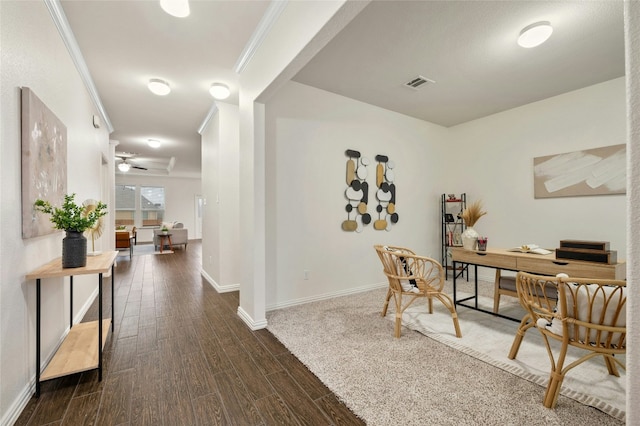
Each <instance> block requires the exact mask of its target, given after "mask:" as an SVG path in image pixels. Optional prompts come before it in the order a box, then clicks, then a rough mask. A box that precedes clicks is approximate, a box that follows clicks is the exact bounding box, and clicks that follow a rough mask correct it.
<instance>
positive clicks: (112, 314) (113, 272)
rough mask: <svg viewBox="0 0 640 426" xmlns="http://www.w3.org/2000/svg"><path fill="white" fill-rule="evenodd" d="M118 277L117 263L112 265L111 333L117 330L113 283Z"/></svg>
mask: <svg viewBox="0 0 640 426" xmlns="http://www.w3.org/2000/svg"><path fill="white" fill-rule="evenodd" d="M115 279H116V268H115V263H114V264H112V265H111V333H114V332H115V321H114V318H115V315H116V313H115V303H114V300H115V295H114V291H113V283H114V281H115ZM111 338H112V339H113V336H111Z"/></svg>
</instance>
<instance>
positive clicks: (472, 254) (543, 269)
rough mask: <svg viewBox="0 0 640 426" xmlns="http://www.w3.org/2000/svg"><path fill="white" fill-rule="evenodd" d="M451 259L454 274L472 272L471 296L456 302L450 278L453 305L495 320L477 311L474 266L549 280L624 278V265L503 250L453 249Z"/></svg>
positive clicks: (552, 254) (476, 271)
mask: <svg viewBox="0 0 640 426" xmlns="http://www.w3.org/2000/svg"><path fill="white" fill-rule="evenodd" d="M451 255H452V260H453V269H454V271H455V270H456V263H465V264H468V265H473V266H474V268H475V295H474V296H471V297H467V298H465V299H462V300H457V298H456V274H455V273H454V274H453V303H454V304H456V305H461V306H465V307H467V308H471V309H476V310H479V311H483V312H487V313H490V314H493V315H498V316H502V315H499V314H494V313H493V312H490V311H485V310H483V309H480V308H478V266H484V267H488V268H495V269H506V270H510V271H523V272H530V273H532V274H540V275H552V276H555V275H556V274H559V273H565V274H567V275H569V276H570V277H582V278H604V279H615V280H624V279H626V277H627V269H626V268H627V265H626V263H625V262H618V263H615V264H611V265H609V264H606V263H597V262H584V261H579V260H568V259H556V255H555V252H554V253H551V254H546V255H542V254H533V253H520V252H512V251H508V250H505V249H487V251H475V250H465V249H463V248H454V249H451ZM470 299H475V304H474V306H469V305H465V304H463V303H462V302H464V301H467V300H470ZM505 318H508V317H505ZM509 319H514V318H509ZM518 321H519V320H518Z"/></svg>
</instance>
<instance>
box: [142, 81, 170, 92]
mask: <svg viewBox="0 0 640 426" xmlns="http://www.w3.org/2000/svg"><path fill="white" fill-rule="evenodd" d="M147 87H148V88H149V90H151V92H153V93H154V94H156V95H158V96H164V95H168V94H169V92H171V87H169V83H167V82H166V81H164V80H160V79H159V78H152V79H151V80H149V84H147Z"/></svg>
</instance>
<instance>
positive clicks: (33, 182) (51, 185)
mask: <svg viewBox="0 0 640 426" xmlns="http://www.w3.org/2000/svg"><path fill="white" fill-rule="evenodd" d="M66 193H67V128H66V127H65V125H64V124H63V123H62V122H61V121H60V120H59V119H58V117H56V116H55V114H54V113H53V112H51V110H49V108H47V106H46V105H45V104H44V103H43V102H42V101H41V100H40V99H39V98H38V97H37V96H36V95H35V94H34V93H33V91H32V90H31V89H29V88H28V87H23V88H22V238H32V237H37V236H40V235H45V234H50V233H53V232H56V230H55V229H54V228H53V227H52V225H51V222H50V221H49V216H48V215H43V214H36V210H35V209H34V207H33V203H34V202H35V201H36V200H37V199H43V200H45V201H49V202H50V203H51V204H53V205H57V206H59V205H61V204H62V202H63V200H64V195H65V194H66Z"/></svg>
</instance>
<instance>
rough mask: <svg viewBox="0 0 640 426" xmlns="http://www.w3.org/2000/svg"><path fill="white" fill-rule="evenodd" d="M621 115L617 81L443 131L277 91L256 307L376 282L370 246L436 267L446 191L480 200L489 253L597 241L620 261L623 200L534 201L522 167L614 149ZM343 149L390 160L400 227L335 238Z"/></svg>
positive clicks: (307, 92)
mask: <svg viewBox="0 0 640 426" xmlns="http://www.w3.org/2000/svg"><path fill="white" fill-rule="evenodd" d="M625 114H626V109H625V81H624V78H620V79H616V80H612V81H609V82H605V83H602V84H599V85H595V86H592V87H589V88H586V89H582V90H579V91H575V92H571V93H568V94H565V95H561V96H558V97H555V98H551V99H547V100H545V101H541V102H536V103H534V104H530V105H527V106H524V107H521V108H517V109H513V110H510V111H507V112H504V113H500V114H495V115H492V116H490V117H486V118H483V119H480V120H476V121H473V122H470V123H467V124H463V125H460V126H456V127H453V128H449V129H445V128H441V127H438V126H435V125H432V124H429V123H425V122H422V121H420V120H414V119H411V118H409V117H406V116H402V115H400V114H396V113H392V112H389V111H386V110H382V109H379V108H376V107H372V106H370V105H367V104H362V103H359V102H356V101H353V100H351V99H347V98H343V97H340V96H337V95H333V94H330V93H328V92H324V91H321V90H317V89H314V88H311V87H308V86H304V85H301V84H298V83H294V82H291V83H289V84H287V85H286V86H285V87H284V88H283V89H282V90H281V91H280V92H279V93H278V94H277V96H275V97H274V99H272V101H271V102H269V103H268V104H267V115H266V117H267V133H266V137H267V153H268V154H267V155H268V157H267V165H268V167H267V197H266V198H267V212H268V214H267V226H266V228H267V230H268V231H267V241H269V242H270V243H273V249H270V250H268V253H267V265H268V266H267V268H268V270H267V281H268V284H267V306H268V307H269V309H272V308H274V307H277V306H284V305H287V304H292V303H299V302H300V301H305V300H311V299H313V298H318V297H322V296H323V295H329V294H333V295H335V294H339V293H341V292H348V291H353V290H355V289H358V288H363V287H367V286H371V285H375V283H379V282H382V281H383V280H382V276H381V273H380V266H379V265H378V262H379V261H378V260H377V258H376V257H375V254H374V252H373V249H372V248H371V246H372V245H373V244H376V243H380V244H398V245H402V246H408V247H412V248H415V249H416V250H417V251H418V252H419V253H424V254H427V255H431V256H433V257H435V258H437V259H439V256H440V249H439V243H440V228H439V209H440V206H439V200H440V195H441V194H442V193H449V192H453V193H460V192H466V193H467V197H468V200H470V201H473V200H476V199H481V200H482V201H483V202H484V206H485V209H486V210H487V211H488V214H487V215H486V216H484V217H483V218H481V219H480V221H479V222H478V225H477V226H476V228H477V230H478V231H479V232H480V233H481V234H483V235H487V236H488V237H489V244H490V245H492V246H494V247H511V246H517V245H521V244H524V243H529V242H534V243H537V244H540V245H542V246H546V247H552V248H554V247H557V246H558V242H559V240H560V239H590V240H606V241H610V242H611V246H612V248H613V249H615V250H617V251H618V255H619V258H621V259H624V258H625V256H626V211H625V209H626V201H625V196H623V195H612V196H594V197H572V198H554V199H539V200H536V199H534V197H533V158H534V157H537V156H542V155H550V154H555V153H561V152H566V151H573V150H578V149H587V148H595V147H600V146H605V145H613V144H619V143H625V141H626V133H625V129H626V127H625ZM346 149H356V150H359V151H361V152H362V153H363V155H365V156H368V157H370V158H371V159H373V157H375V155H376V154H385V155H388V156H389V157H390V158H391V159H393V160H394V161H395V163H396V179H397V182H396V184H397V188H398V205H397V211H398V213H399V215H400V221H399V223H398V224H397V225H396V226H395V227H394V228H393V229H392V230H391V231H390V232H380V231H375V230H373V227H372V226H368V227H365V229H364V231H363V232H362V233H361V234H352V233H348V232H344V231H342V230H341V228H340V223H341V222H342V221H343V220H344V219H346V213H345V210H344V206H345V205H346V200H345V198H344V194H343V193H344V190H345V189H346V183H345V162H346V159H347V158H346V156H345V155H344V151H345V150H346ZM371 169H372V172H373V167H371ZM370 182H373V180H370ZM372 186H373V185H372ZM370 197H371V200H370V201H374V198H373V197H374V191H373V188H371V189H370ZM374 206H375V203H371V208H370V210H369V211H370V212H371V213H373V212H374V211H373V207H374ZM603 218H606V220H603ZM304 270H308V271H309V279H308V280H305V279H304ZM487 274H488V275H487V277H486V278H491V277H492V274H493V271H489V272H487Z"/></svg>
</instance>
